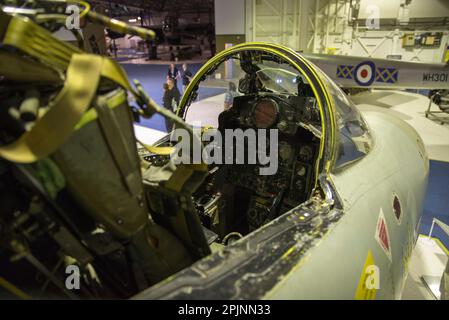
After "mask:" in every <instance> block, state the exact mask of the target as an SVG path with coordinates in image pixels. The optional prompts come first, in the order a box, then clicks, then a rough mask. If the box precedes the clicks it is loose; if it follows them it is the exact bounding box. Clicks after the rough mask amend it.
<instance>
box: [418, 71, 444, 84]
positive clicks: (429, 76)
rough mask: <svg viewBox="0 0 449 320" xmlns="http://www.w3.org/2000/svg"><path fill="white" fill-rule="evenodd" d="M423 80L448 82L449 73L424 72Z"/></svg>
mask: <svg viewBox="0 0 449 320" xmlns="http://www.w3.org/2000/svg"><path fill="white" fill-rule="evenodd" d="M422 79H423V81H432V82H448V79H449V74H448V73H444V72H443V73H438V72H435V73H424V74H423V78H422Z"/></svg>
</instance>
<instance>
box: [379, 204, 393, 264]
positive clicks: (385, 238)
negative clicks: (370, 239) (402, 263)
mask: <svg viewBox="0 0 449 320" xmlns="http://www.w3.org/2000/svg"><path fill="white" fill-rule="evenodd" d="M375 238H376V240H377V243H379V246H380V247H381V248H382V250H383V251H384V252H385V254H386V255H387V257H388V259H390V261H391V246H390V235H389V233H388V226H387V222H386V220H385V216H384V213H383V211H382V208H381V209H380V213H379V218H378V219H377V226H376V234H375Z"/></svg>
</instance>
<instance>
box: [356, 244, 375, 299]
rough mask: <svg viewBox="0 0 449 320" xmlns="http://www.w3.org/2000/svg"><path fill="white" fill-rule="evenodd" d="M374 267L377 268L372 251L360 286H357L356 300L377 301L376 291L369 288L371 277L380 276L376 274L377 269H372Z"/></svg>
mask: <svg viewBox="0 0 449 320" xmlns="http://www.w3.org/2000/svg"><path fill="white" fill-rule="evenodd" d="M372 267H375V268H377V267H376V263H375V262H374V258H373V255H372V253H371V250H369V251H368V255H367V256H366V260H365V265H364V266H363V270H362V274H361V275H360V280H359V285H358V286H357V291H356V292H355V299H356V300H374V299H376V291H377V289H376V288H375V287H374V288H367V283H369V282H370V279H369V277H376V276H378V274H374V273H375V271H374V270H376V269H373V270H371V269H372Z"/></svg>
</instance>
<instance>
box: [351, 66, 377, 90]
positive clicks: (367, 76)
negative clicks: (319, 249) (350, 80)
mask: <svg viewBox="0 0 449 320" xmlns="http://www.w3.org/2000/svg"><path fill="white" fill-rule="evenodd" d="M375 76H376V65H375V64H374V63H373V62H371V61H364V62H361V63H359V64H358V65H357V66H356V67H355V69H354V79H355V82H357V83H358V84H359V85H361V86H369V85H371V84H372V83H373V82H374V78H375Z"/></svg>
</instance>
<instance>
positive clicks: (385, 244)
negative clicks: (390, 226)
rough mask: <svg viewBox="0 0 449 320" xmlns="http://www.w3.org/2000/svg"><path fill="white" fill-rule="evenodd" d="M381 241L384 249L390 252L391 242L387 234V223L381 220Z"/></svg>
mask: <svg viewBox="0 0 449 320" xmlns="http://www.w3.org/2000/svg"><path fill="white" fill-rule="evenodd" d="M379 239H380V241H381V243H382V245H383V247H384V248H385V249H386V250H388V251H389V250H390V241H389V239H388V233H387V228H386V226H385V221H384V220H381V221H380V227H379Z"/></svg>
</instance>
